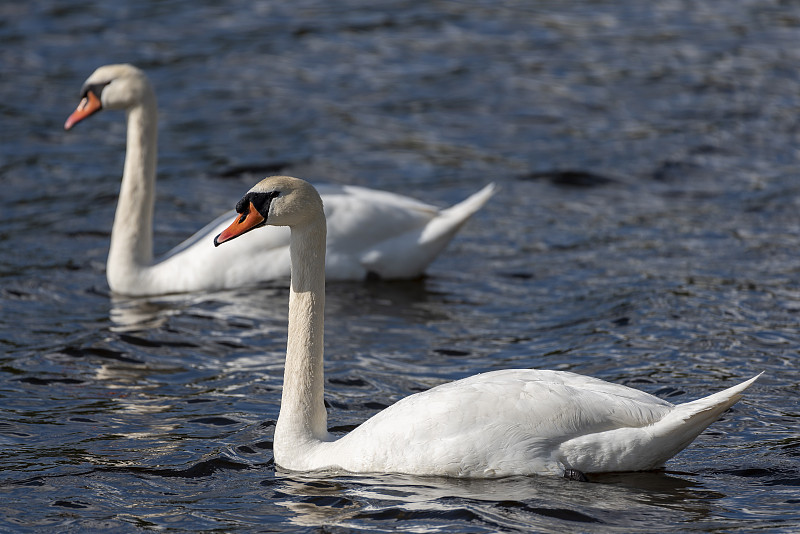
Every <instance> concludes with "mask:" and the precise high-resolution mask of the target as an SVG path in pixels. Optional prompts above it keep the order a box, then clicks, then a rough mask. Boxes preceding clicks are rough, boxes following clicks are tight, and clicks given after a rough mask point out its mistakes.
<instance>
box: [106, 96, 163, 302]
mask: <svg viewBox="0 0 800 534" xmlns="http://www.w3.org/2000/svg"><path fill="white" fill-rule="evenodd" d="M127 121H128V127H127V145H126V150H125V166H124V169H123V173H122V185H121V186H120V193H119V201H118V203H117V211H116V214H115V216H114V225H113V227H112V229H111V246H110V249H109V255H108V266H107V275H108V280H109V285H110V286H111V289H112V290H116V289H117V288H115V286H119V285H120V283H119V282H118V281H120V280H127V281H130V279H131V277H135V275H136V273H137V272H138V270H140V269H142V268H144V267H147V266H149V265H150V264H151V263H152V261H153V205H154V201H155V191H154V190H155V179H156V160H157V150H158V149H157V146H158V139H157V137H158V116H157V111H156V101H155V95H154V94H153V93H152V91H151V92H149V94H145V97H144V99H143V100H142V102H141V103H139V104H138V105H136V106H134V107H132V108H130V109H128V111H127Z"/></svg>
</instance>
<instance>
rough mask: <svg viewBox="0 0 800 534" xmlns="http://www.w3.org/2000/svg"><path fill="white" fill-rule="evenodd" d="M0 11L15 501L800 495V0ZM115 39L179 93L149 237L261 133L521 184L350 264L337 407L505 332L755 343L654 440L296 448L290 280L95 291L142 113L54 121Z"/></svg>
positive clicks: (384, 182) (442, 515) (16, 516)
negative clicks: (399, 469) (429, 236)
mask: <svg viewBox="0 0 800 534" xmlns="http://www.w3.org/2000/svg"><path fill="white" fill-rule="evenodd" d="M0 38H2V43H3V46H2V47H0V97H2V98H0V117H2V128H0V187H2V194H1V195H0V250H2V252H0V323H2V330H1V331H0V443H2V448H1V449H0V531H2V532H17V531H19V532H32V531H59V532H63V531H73V532H85V531H93V532H96V531H113V532H135V531H146V530H163V531H171V532H198V531H226V532H230V531H269V532H298V531H300V532H323V531H324V532H347V531H350V530H363V531H370V532H381V531H386V532H388V531H396V530H399V531H409V532H423V531H424V532H497V531H520V532H530V531H540V532H565V531H591V532H653V531H666V532H674V531H696V532H707V531H725V532H733V531H742V532H750V531H754V530H762V531H771V532H795V531H797V530H798V529H800V461H799V458H798V457H799V456H800V429H799V428H798V424H799V422H800V386H798V384H800V364H799V362H800V360H799V355H798V351H799V350H800V335H799V331H800V329H798V317H799V316H798V313H799V312H800V254H799V253H798V251H800V209H799V208H800V181H798V178H800V152H798V146H799V144H800V126H798V124H800V123H799V122H798V110H800V69H799V68H798V65H800V47H798V43H800V6H797V5H794V4H790V3H789V4H782V3H770V2H745V1H743V2H683V1H678V0H665V1H659V2H637V1H634V0H630V1H622V2H619V1H615V2H602V1H601V2H592V1H588V0H587V1H583V2H538V3H531V2H511V1H509V2H494V1H486V2H479V1H478V2H445V1H438V2H436V1H434V2H410V1H407V0H399V1H395V2H379V3H377V4H376V3H374V2H373V3H370V4H369V6H367V5H365V4H363V3H361V2H351V1H343V2H321V1H318V0H308V1H300V2H272V1H263V2H250V1H234V2H227V3H225V5H224V6H222V5H220V3H219V2H210V1H206V2H187V1H171V2H164V1H162V2H125V1H120V2H98V3H94V4H91V5H85V3H83V2H71V1H58V2H56V1H46V0H43V1H37V2H27V3H25V2H5V3H3V4H0ZM120 61H128V62H132V63H134V64H136V65H138V66H139V67H141V68H143V69H145V70H146V72H147V73H148V75H149V76H150V77H151V79H152V81H153V83H154V85H155V87H156V90H157V94H158V97H159V110H160V121H161V122H160V139H159V141H160V146H159V151H160V152H159V156H160V162H159V178H158V194H157V205H156V222H155V232H156V236H155V237H156V249H157V250H156V251H157V252H160V251H165V250H167V249H168V248H170V247H171V246H173V245H175V244H177V243H178V242H180V241H181V240H182V239H183V238H185V237H187V236H188V235H189V234H190V233H191V232H193V231H194V230H196V229H198V228H200V227H201V226H202V225H203V224H205V222H207V221H208V220H210V219H211V218H212V217H214V216H216V215H217V214H219V213H221V212H222V211H224V210H227V209H230V208H231V207H232V206H233V205H234V203H235V202H236V200H238V198H240V196H241V195H242V194H243V193H244V191H246V190H247V189H248V188H249V187H251V186H252V185H253V184H254V183H255V182H256V181H257V180H259V179H260V178H261V177H262V175H263V174H265V173H267V172H268V169H270V168H281V169H282V172H284V173H288V174H293V175H296V176H300V177H303V178H308V179H311V180H320V181H322V180H325V181H331V182H337V183H353V184H360V185H367V186H370V187H376V188H381V189H386V190H391V191H396V192H400V193H404V194H408V195H411V196H414V197H417V198H420V199H423V200H426V201H429V202H433V203H436V204H439V205H447V204H450V203H452V202H455V201H457V200H459V199H461V198H462V197H464V196H466V195H467V194H468V193H470V192H472V191H474V190H477V189H478V188H479V187H480V186H482V185H483V184H485V183H487V182H489V181H496V182H498V184H499V185H500V186H501V191H500V192H499V193H498V194H497V195H496V197H495V198H494V199H493V200H492V201H491V202H490V204H489V205H487V206H486V208H485V209H484V210H482V211H481V212H480V213H479V214H478V215H477V216H476V217H475V218H474V219H473V220H472V221H471V222H470V223H469V224H468V225H467V226H466V227H465V228H464V229H463V231H462V232H461V233H460V234H459V236H458V237H457V239H456V240H455V241H454V242H453V243H452V244H451V246H450V247H449V248H448V249H447V250H446V252H445V254H444V255H442V256H441V257H440V258H439V259H438V260H437V261H436V262H435V263H434V264H433V265H432V266H431V268H430V269H429V272H428V276H427V277H426V278H424V279H422V280H416V281H410V282H401V283H385V282H371V283H363V284H360V283H355V284H351V283H348V284H331V285H329V297H328V306H327V317H326V319H327V320H326V323H327V325H326V326H327V331H326V334H327V339H326V358H327V368H326V373H327V375H326V378H327V383H326V399H327V402H328V404H329V406H330V408H329V423H330V425H331V427H333V428H334V429H336V430H346V429H348V428H352V426H354V425H357V424H358V423H359V422H361V421H363V420H364V419H366V418H367V417H369V416H370V415H371V414H373V413H375V412H376V411H377V410H379V409H381V408H382V407H384V406H386V405H388V404H390V403H391V402H393V401H395V400H397V399H399V398H402V397H404V396H406V395H408V394H411V393H414V392H416V391H420V390H424V389H427V388H429V387H431V386H433V385H436V384H439V383H441V382H443V381H447V380H451V379H455V378H461V377H463V376H467V375H470V374H473V373H476V372H479V371H485V370H491V369H500V368H506V367H543V368H555V369H565V370H566V369H569V370H573V371H576V372H580V373H584V374H589V375H594V376H598V377H601V378H604V379H606V380H609V381H614V382H621V383H625V384H628V385H631V386H633V387H637V388H640V389H643V390H646V391H649V392H651V393H654V394H656V395H659V396H661V397H664V398H667V399H669V400H670V401H672V402H680V401H685V400H689V399H693V398H696V397H699V396H701V395H704V394H706V393H708V392H710V391H717V390H719V389H721V388H722V387H724V386H729V385H732V384H733V383H735V382H737V381H741V380H743V379H745V378H748V377H750V376H753V375H755V374H756V373H758V372H760V371H762V370H763V371H766V374H765V375H764V376H763V377H762V378H761V379H760V380H759V382H758V383H757V384H756V385H755V386H754V387H753V388H752V389H751V390H750V391H748V393H747V396H746V398H745V399H744V400H743V401H742V402H740V403H739V404H738V405H736V406H735V407H734V408H733V409H732V410H731V411H730V412H728V413H726V414H725V415H724V417H723V418H722V419H721V420H720V421H719V422H717V423H716V424H714V425H713V426H712V427H711V428H710V429H709V431H707V432H706V433H704V434H703V435H702V436H701V437H700V438H699V439H698V440H697V441H696V442H695V443H694V444H693V445H692V446H691V447H689V448H688V449H687V450H686V451H684V452H683V453H682V454H680V455H679V456H678V457H676V458H675V459H673V460H672V461H670V462H669V463H668V464H667V467H666V470H664V471H661V472H655V473H634V474H619V475H604V476H598V477H594V478H593V483H590V484H580V483H574V482H568V481H566V480H560V479H551V478H545V477H530V478H511V479H504V480H495V481H463V480H446V479H420V478H413V477H404V476H379V477H335V478H323V479H319V478H313V477H301V476H288V475H286V474H284V473H280V472H276V471H275V468H274V466H273V464H272V451H271V437H272V430H273V425H274V421H275V419H276V417H277V414H278V407H279V393H280V385H281V378H282V375H281V373H282V365H283V351H284V343H285V335H286V333H285V332H286V306H287V298H288V295H287V288H286V281H285V280H284V281H277V282H275V283H274V284H270V285H268V286H266V287H259V288H248V289H244V290H239V291H231V292H222V293H213V294H195V295H178V296H171V297H163V298H154V299H123V298H118V297H114V296H112V295H110V294H109V292H108V289H107V286H106V282H105V273H104V269H105V258H106V254H107V248H108V241H109V233H110V228H111V221H112V217H113V212H114V209H115V203H116V195H117V192H118V188H119V177H120V175H121V172H122V160H123V157H124V140H125V126H124V119H123V116H122V115H121V114H119V113H114V112H104V113H101V114H99V115H98V116H96V117H93V118H92V119H91V120H89V121H86V122H85V123H83V124H81V125H79V127H78V128H76V129H75V130H74V131H71V132H69V133H65V132H63V130H62V125H63V123H64V120H65V119H66V117H67V115H69V113H70V112H71V111H72V110H73V109H74V107H75V105H76V104H77V101H78V96H79V95H78V93H79V89H80V87H81V84H82V83H83V80H84V79H85V78H86V77H87V76H88V75H89V74H90V73H91V72H92V71H93V70H94V69H95V68H96V67H97V66H99V65H102V64H105V63H112V62H120Z"/></svg>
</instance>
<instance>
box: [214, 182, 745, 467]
mask: <svg viewBox="0 0 800 534" xmlns="http://www.w3.org/2000/svg"><path fill="white" fill-rule="evenodd" d="M236 210H237V212H238V213H239V214H240V215H239V216H237V218H236V219H235V220H234V222H233V223H232V224H231V225H230V226H229V227H228V228H227V229H226V230H225V231H223V232H222V233H221V234H220V235H219V236H217V237H216V238H215V240H214V243H215V245H219V244H223V243H227V242H230V240H232V239H234V238H236V237H238V236H240V235H242V234H244V233H248V232H250V231H251V230H253V229H255V228H259V227H261V226H264V225H286V226H289V227H290V228H291V244H290V252H291V255H292V274H291V286H290V293H289V339H288V343H287V350H286V368H285V372H284V386H283V393H282V398H281V409H280V415H279V417H278V422H277V424H276V427H275V435H274V440H273V452H274V455H275V463H276V464H277V465H278V466H280V467H281V468H283V469H286V470H290V471H303V472H308V471H321V470H324V471H346V472H353V473H375V472H379V473H405V474H413V475H441V476H457V477H472V478H488V477H500V476H510V475H533V474H551V475H552V474H555V475H562V474H565V473H568V472H569V473H571V472H573V471H580V472H583V473H586V472H588V473H597V472H609V471H639V470H648V469H653V468H657V467H659V466H661V465H663V464H664V462H666V461H667V460H668V459H669V458H671V457H672V456H674V455H675V454H677V453H678V452H680V451H681V450H682V449H684V448H685V447H686V446H687V445H688V444H689V443H691V442H692V441H693V440H694V439H695V438H696V437H697V436H698V435H699V434H700V433H701V432H702V431H703V430H704V429H705V428H706V427H707V426H708V425H710V424H711V423H712V422H713V421H715V420H716V419H717V418H718V417H719V415H720V414H721V413H722V412H724V411H725V410H726V409H728V408H729V407H730V406H732V405H733V404H734V403H735V402H736V401H737V400H739V398H740V397H741V395H742V392H743V391H744V390H745V389H747V388H748V387H749V386H750V385H751V384H752V383H753V382H754V381H755V380H756V379H757V378H758V377H754V378H751V379H750V380H747V381H745V382H743V383H741V384H739V385H736V386H733V387H730V388H728V389H725V390H723V391H720V392H718V393H714V394H712V395H709V396H707V397H704V398H701V399H698V400H695V401H692V402H688V403H685V404H680V405H673V404H670V403H669V402H667V401H664V400H661V399H659V398H657V397H654V396H652V395H650V394H648V393H644V392H642V391H639V390H635V389H632V388H629V387H627V386H622V385H618V384H612V383H609V382H605V381H603V380H599V379H597V378H591V377H587V376H582V375H578V374H574V373H570V372H563V371H550V370H533V369H508V370H501V371H493V372H488V373H483V374H478V375H475V376H471V377H469V378H465V379H462V380H457V381H455V382H450V383H446V384H443V385H440V386H437V387H434V388H432V389H430V390H428V391H425V392H422V393H417V394H414V395H411V396H409V397H406V398H404V399H402V400H400V401H398V402H397V403H395V404H394V405H392V406H390V407H388V408H386V409H385V410H383V411H381V412H379V413H378V414H376V415H374V416H373V417H371V418H370V419H368V420H367V421H366V422H364V423H363V424H361V425H360V426H359V427H357V428H356V429H354V430H353V431H352V432H350V433H349V434H346V435H344V436H342V437H339V438H335V437H333V436H331V435H330V434H329V433H328V431H327V415H326V411H325V406H324V402H323V384H324V378H323V374H324V373H323V348H322V347H323V330H324V304H325V277H324V273H325V269H324V261H325V244H324V243H325V233H326V226H325V216H324V213H323V211H322V204H321V200H320V197H319V196H318V195H317V194H316V193H315V192H314V189H313V187H312V186H311V185H310V184H308V183H307V182H304V181H302V180H299V179H297V178H290V177H271V178H267V179H265V180H263V181H261V182H260V183H259V184H258V185H256V186H255V187H254V188H252V189H251V190H250V191H249V192H248V193H247V195H245V197H244V198H242V200H240V201H239V203H238V204H237V207H236ZM759 376H760V375H759Z"/></svg>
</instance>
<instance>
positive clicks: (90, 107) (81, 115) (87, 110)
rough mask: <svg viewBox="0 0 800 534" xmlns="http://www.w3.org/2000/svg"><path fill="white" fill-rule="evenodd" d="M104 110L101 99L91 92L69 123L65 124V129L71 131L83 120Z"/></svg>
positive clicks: (68, 120)
mask: <svg viewBox="0 0 800 534" xmlns="http://www.w3.org/2000/svg"><path fill="white" fill-rule="evenodd" d="M102 108H103V104H101V103H100V99H99V98H97V96H95V94H94V93H93V92H91V91H89V92H88V93H86V96H85V97H83V99H81V103H80V104H78V108H77V109H76V110H75V111H73V112H72V115H70V116H69V117H68V118H67V122H65V123H64V129H65V130H69V129H70V128H72V127H73V126H75V125H76V124H78V123H79V122H81V121H82V120H83V119H85V118H86V117H88V116H90V115H93V114H94V113H96V112H98V111H100V110H101V109H102Z"/></svg>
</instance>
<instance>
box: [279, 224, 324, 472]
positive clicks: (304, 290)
mask: <svg viewBox="0 0 800 534" xmlns="http://www.w3.org/2000/svg"><path fill="white" fill-rule="evenodd" d="M325 235H326V226H325V217H324V215H323V214H322V213H320V214H319V216H318V217H317V218H316V219H315V220H314V221H313V223H312V224H308V225H303V226H302V227H293V228H292V235H291V241H290V245H289V251H290V255H291V263H292V279H291V286H290V290H289V337H288V342H287V345H286V367H285V370H284V379H283V394H282V398H281V411H280V416H279V417H278V423H277V425H276V428H275V437H274V441H275V454H276V459H278V457H279V455H280V453H279V450H280V448H281V446H285V447H292V446H297V445H298V444H299V443H303V442H305V443H307V442H309V441H313V440H325V439H327V435H328V431H327V413H326V411H325V401H324V384H325V377H324V370H323V337H324V329H325V318H324V312H325Z"/></svg>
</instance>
